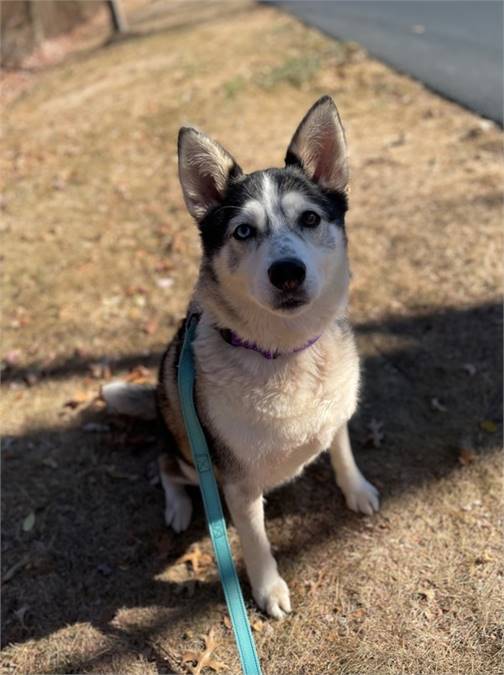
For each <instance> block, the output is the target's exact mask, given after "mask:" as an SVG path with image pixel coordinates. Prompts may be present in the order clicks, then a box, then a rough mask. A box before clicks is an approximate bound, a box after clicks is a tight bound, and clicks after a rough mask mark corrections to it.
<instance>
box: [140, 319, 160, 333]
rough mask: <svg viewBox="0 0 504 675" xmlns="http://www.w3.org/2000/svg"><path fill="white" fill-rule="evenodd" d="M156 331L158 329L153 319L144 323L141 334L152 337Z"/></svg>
mask: <svg viewBox="0 0 504 675" xmlns="http://www.w3.org/2000/svg"><path fill="white" fill-rule="evenodd" d="M157 329H158V322H157V321H156V320H155V319H152V320H151V321H147V323H145V324H144V325H143V326H142V330H143V332H144V333H146V334H147V335H154V333H155V332H156V331H157Z"/></svg>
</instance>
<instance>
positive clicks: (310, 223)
mask: <svg viewBox="0 0 504 675" xmlns="http://www.w3.org/2000/svg"><path fill="white" fill-rule="evenodd" d="M299 222H300V224H301V225H302V226H303V227H317V225H320V216H319V215H318V213H315V211H303V213H302V214H301V217H300V218H299Z"/></svg>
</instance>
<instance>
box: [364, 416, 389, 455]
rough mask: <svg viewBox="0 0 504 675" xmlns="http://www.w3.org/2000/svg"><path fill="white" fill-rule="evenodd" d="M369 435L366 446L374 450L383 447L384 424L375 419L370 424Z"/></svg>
mask: <svg viewBox="0 0 504 675" xmlns="http://www.w3.org/2000/svg"><path fill="white" fill-rule="evenodd" d="M368 429H369V435H368V437H367V439H366V445H367V446H371V447H373V448H379V447H381V444H382V441H383V439H384V438H385V434H384V432H383V422H381V421H380V420H375V419H374V418H373V419H372V420H371V422H369V424H368Z"/></svg>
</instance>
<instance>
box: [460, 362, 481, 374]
mask: <svg viewBox="0 0 504 675" xmlns="http://www.w3.org/2000/svg"><path fill="white" fill-rule="evenodd" d="M462 370H465V371H466V373H467V374H468V375H471V377H472V376H473V375H476V372H477V370H476V366H474V365H473V364H472V363H464V365H463V366H462Z"/></svg>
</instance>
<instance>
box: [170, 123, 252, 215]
mask: <svg viewBox="0 0 504 675" xmlns="http://www.w3.org/2000/svg"><path fill="white" fill-rule="evenodd" d="M178 160H179V179H180V184H181V186H182V192H183V193H184V199H185V203H186V204H187V208H188V209H189V213H190V214H191V215H192V216H193V217H194V218H195V219H196V220H197V221H198V222H200V221H201V220H202V219H203V218H204V217H205V215H206V214H207V213H208V211H209V210H210V209H211V208H213V207H215V206H218V205H219V204H220V202H221V201H222V199H223V198H224V194H225V192H226V188H227V185H228V182H229V180H230V179H231V178H234V177H235V176H238V175H240V174H241V173H242V170H241V169H240V167H239V166H238V164H237V163H236V162H235V160H234V159H233V158H232V157H231V155H230V154H229V153H228V152H227V151H226V150H224V148H223V147H222V146H221V145H219V144H218V143H216V142H215V141H212V139H211V138H208V136H205V134H202V133H201V132H200V131H197V129H192V128H190V127H182V129H181V130H180V132H179V137H178Z"/></svg>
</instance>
